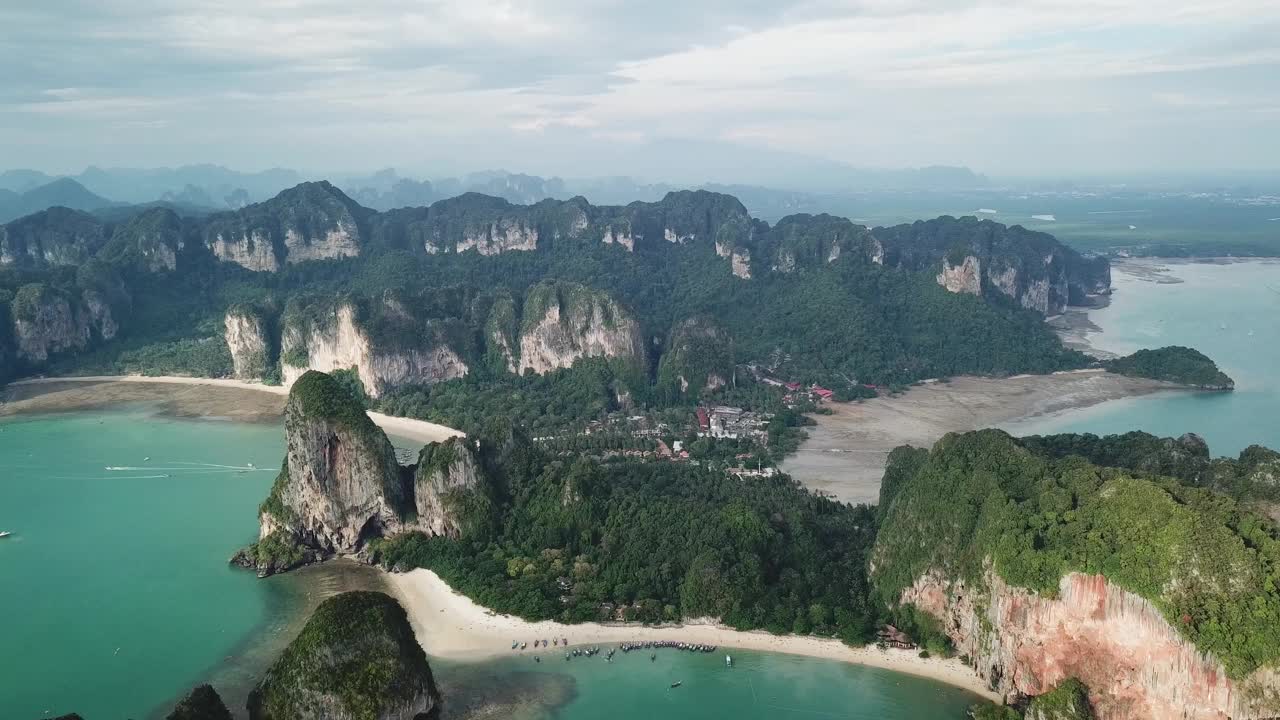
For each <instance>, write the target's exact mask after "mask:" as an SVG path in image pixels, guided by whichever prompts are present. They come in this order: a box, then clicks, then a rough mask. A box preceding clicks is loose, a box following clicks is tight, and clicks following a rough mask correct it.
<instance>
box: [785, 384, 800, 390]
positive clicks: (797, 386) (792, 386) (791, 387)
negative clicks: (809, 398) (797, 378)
mask: <svg viewBox="0 0 1280 720" xmlns="http://www.w3.org/2000/svg"><path fill="white" fill-rule="evenodd" d="M787 389H788V390H790V391H791V392H795V391H796V390H799V389H800V383H798V382H789V383H787Z"/></svg>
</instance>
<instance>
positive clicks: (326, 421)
mask: <svg viewBox="0 0 1280 720" xmlns="http://www.w3.org/2000/svg"><path fill="white" fill-rule="evenodd" d="M284 425H285V436H286V438H287V440H288V445H287V447H288V451H287V454H286V457H285V465H284V467H283V468H282V469H281V471H280V477H278V478H277V479H276V482H275V485H274V486H273V487H272V489H271V495H270V497H269V498H268V499H267V501H266V502H265V503H264V504H263V508H262V516H263V517H262V527H261V533H260V537H261V538H263V539H266V538H267V537H269V536H270V535H272V534H273V533H275V532H277V531H282V532H284V533H287V534H288V535H289V536H290V537H292V538H293V539H294V540H295V541H296V542H297V544H299V545H301V546H304V547H308V548H313V549H315V550H316V551H318V552H319V553H321V554H323V555H333V554H343V553H354V552H356V551H357V550H359V549H360V547H361V546H362V545H363V543H364V542H365V541H366V540H368V539H369V538H370V537H376V536H379V535H382V534H384V533H395V532H398V531H399V530H400V529H401V527H402V525H403V522H404V518H405V517H406V516H407V515H408V514H409V513H410V512H411V511H412V507H413V498H412V496H411V494H410V491H409V488H408V486H407V483H406V482H405V478H404V477H403V473H402V470H401V468H400V465H399V464H397V462H396V456H395V451H394V450H393V449H392V447H391V442H390V441H389V440H387V436H386V435H385V434H384V433H383V432H382V430H381V429H380V428H379V427H378V426H377V425H374V424H373V421H372V420H370V419H369V416H368V415H367V414H365V412H364V410H363V409H362V408H361V407H360V405H359V404H358V403H357V402H356V400H355V398H353V397H351V395H350V394H349V393H348V392H347V391H346V390H345V389H344V388H342V387H341V386H340V385H338V383H337V382H336V381H335V380H334V379H333V378H332V377H330V376H329V375H326V374H324V373H320V372H314V371H311V372H307V373H305V374H304V375H302V377H300V378H299V379H298V380H297V382H295V383H294V384H293V387H292V388H291V389H290V391H289V401H288V402H287V403H286V404H285V417H284Z"/></svg>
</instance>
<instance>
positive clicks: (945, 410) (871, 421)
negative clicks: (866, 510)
mask: <svg viewBox="0 0 1280 720" xmlns="http://www.w3.org/2000/svg"><path fill="white" fill-rule="evenodd" d="M1176 391H1178V388H1177V386H1175V385H1171V384H1169V383H1164V382H1158V381H1154V380H1143V379H1139V378H1130V377H1124V376H1122V375H1115V374H1113V373H1109V372H1104V371H1102V370H1078V371H1073V372H1063V373H1055V374H1053V375H1019V376H1015V377H1011V378H980V377H958V378H953V379H952V380H951V382H949V383H942V382H939V383H933V384H928V385H918V386H916V387H912V388H911V389H909V390H908V391H907V392H906V393H904V394H902V395H901V396H899V397H879V398H875V399H873V400H865V401H863V402H861V403H857V402H853V403H831V404H829V405H828V406H827V407H829V408H831V410H832V414H831V415H814V416H813V418H814V419H815V420H816V421H817V422H818V425H817V427H809V428H805V430H806V431H807V432H808V433H809V438H808V439H807V440H805V441H804V442H803V443H802V444H801V445H800V449H799V450H798V451H797V452H796V453H795V454H794V455H792V456H791V457H788V458H787V459H786V460H785V461H783V463H782V469H783V470H784V471H785V472H787V473H789V474H790V475H791V476H792V477H794V478H795V479H797V480H799V481H800V482H802V483H804V485H805V486H806V487H808V488H810V489H812V490H815V491H818V492H821V493H823V494H825V495H828V496H829V497H834V498H836V499H839V500H841V501H844V502H851V503H875V502H876V500H877V498H878V496H879V492H880V478H881V477H882V475H883V474H884V465H885V461H886V459H887V458H888V456H889V452H890V451H891V450H893V449H894V448H895V447H898V446H899V445H914V446H916V447H926V448H927V447H931V446H932V445H933V443H935V442H937V440H938V439H939V438H941V437H942V436H943V435H945V434H946V433H948V432H964V431H968V430H977V429H980V428H988V427H1000V426H1004V425H1008V424H1010V423H1014V422H1018V421H1023V420H1029V419H1032V418H1042V417H1047V416H1050V415H1055V414H1058V413H1063V412H1067V411H1069V410H1077V409H1080V408H1087V407H1092V406H1094V405H1098V404H1100V403H1104V402H1107V401H1109V400H1118V399H1121V398H1130V397H1137V396H1140V395H1148V394H1151V393H1155V392H1176Z"/></svg>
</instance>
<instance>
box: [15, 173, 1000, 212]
mask: <svg viewBox="0 0 1280 720" xmlns="http://www.w3.org/2000/svg"><path fill="white" fill-rule="evenodd" d="M829 165H830V166H831V167H827V168H826V170H832V168H840V169H842V170H841V172H840V173H837V174H834V175H833V174H832V173H831V172H825V171H824V173H822V174H821V176H822V177H823V178H825V179H823V180H822V182H821V183H818V184H817V185H812V187H810V185H811V184H805V183H800V185H797V184H796V183H797V182H798V181H796V180H794V179H793V180H788V179H787V178H788V177H789V176H788V175H787V174H786V173H783V174H781V175H780V176H779V179H778V183H779V184H780V185H784V186H788V185H790V186H796V187H806V188H809V189H808V190H805V191H803V192H801V191H796V190H778V189H770V188H765V187H758V186H751V185H749V184H747V183H749V182H750V178H754V177H755V174H747V175H743V176H742V179H743V181H744V184H742V185H717V184H714V183H702V184H697V183H680V182H663V183H648V182H643V181H640V180H636V179H633V178H631V177H627V176H605V177H595V178H577V179H563V178H559V177H541V176H538V175H526V174H523V173H512V172H508V171H506V170H487V171H483V172H476V173H470V174H467V175H463V176H461V177H444V178H435V179H427V178H414V177H406V176H404V175H401V174H400V173H398V172H397V171H396V170H394V169H391V168H387V169H384V170H380V171H378V172H376V173H373V174H369V175H357V174H345V175H343V174H338V175H336V176H334V184H335V185H337V186H338V187H340V188H342V189H343V190H344V191H345V192H346V193H347V194H348V195H350V196H351V197H352V198H353V199H355V200H356V201H357V202H359V203H361V204H362V205H364V206H366V207H370V208H373V209H375V210H391V209H395V208H401V207H420V206H423V205H429V204H431V203H433V202H435V201H437V200H443V199H446V198H450V197H456V196H458V195H461V194H463V193H467V192H478V193H483V194H485V195H492V196H494V197H501V198H503V199H505V200H507V201H509V202H513V203H518V204H532V203H535V202H538V201H540V200H547V199H555V200H567V199H569V198H571V197H573V196H575V195H581V196H584V197H586V198H588V199H589V200H591V201H592V202H596V203H610V204H624V203H627V202H632V201H635V200H644V201H650V202H652V201H657V200H659V199H661V198H662V197H663V196H665V195H666V194H667V193H668V192H672V191H675V190H682V189H688V188H691V187H692V188H694V189H711V190H727V189H734V190H739V189H741V188H751V189H752V190H753V191H754V192H753V193H752V194H754V195H757V196H764V197H766V198H767V199H766V200H765V202H764V204H765V205H785V204H786V203H787V200H786V199H787V198H790V197H793V196H797V195H800V196H803V195H806V194H807V193H809V192H810V191H811V190H813V189H816V188H818V187H819V186H821V187H822V188H829V191H831V192H836V191H847V192H857V191H864V190H895V189H900V190H922V189H935V190H956V189H975V188H982V187H986V186H988V185H989V181H988V180H987V179H986V178H985V177H983V176H981V175H978V174H976V173H974V172H973V171H971V170H969V169H968V168H954V167H928V168H919V169H909V170H859V169H854V168H850V167H846V166H843V165H839V164H838V163H830V164H829ZM824 167H826V166H825V165H824ZM722 170H723V168H722ZM721 174H725V173H724V172H722V173H721ZM793 174H795V173H793ZM728 175H730V176H733V177H737V174H734V173H728ZM305 179H307V178H305V177H304V176H303V174H302V173H299V172H297V171H295V170H289V169H284V168H275V169H271V170H264V171H261V172H255V173H244V172H238V171H235V170H230V169H228V168H225V167H221V166H218V165H190V166H183V167H178V168H154V169H146V168H100V167H89V168H87V169H85V170H84V171H83V172H81V173H78V174H76V175H69V176H63V177H57V176H53V175H49V174H46V173H43V172H40V171H38V170H29V169H15V170H7V171H4V172H0V211H3V212H4V216H3V219H0V221H4V220H10V219H13V218H14V217H18V216H19V215H15V214H14V213H20V214H26V213H30V212H37V211H39V210H43V209H45V208H46V207H49V205H44V206H40V207H37V205H38V201H34V200H33V201H31V202H27V201H19V200H18V199H17V197H15V196H18V197H20V196H23V195H25V194H26V193H30V192H33V191H35V190H38V189H40V188H42V187H46V186H50V185H52V184H53V183H55V182H61V181H72V182H74V183H75V184H76V185H77V186H78V187H79V188H80V189H81V190H83V191H86V192H87V193H89V194H92V195H96V196H99V198H100V200H95V201H90V200H89V199H88V198H77V197H75V196H74V195H72V193H73V192H78V191H75V190H74V189H69V188H70V186H67V185H66V184H65V182H63V183H62V184H61V185H59V186H58V187H56V188H54V189H52V190H50V191H49V192H48V193H47V195H49V196H51V197H53V198H54V200H55V204H57V202H56V200H57V199H58V198H59V197H60V196H62V195H64V194H65V195H67V196H68V198H69V201H68V202H62V203H61V204H64V205H66V206H67V207H71V208H74V209H80V210H93V209H96V208H98V207H105V206H108V205H112V204H144V203H155V202H164V203H171V204H172V205H174V206H182V207H189V208H203V209H207V210H227V209H231V210H238V209H240V208H242V207H244V206H246V205H249V204H251V203H254V202H261V201H263V200H266V199H269V198H271V197H274V196H275V195H276V194H278V193H279V192H281V191H282V190H285V189H287V188H290V187H293V186H295V185H297V184H298V183H300V182H302V181H303V180H305ZM77 200H81V202H79V204H70V203H71V202H73V201H77ZM94 202H97V203H98V204H97V205H94V204H93V203H94ZM810 204H812V203H810Z"/></svg>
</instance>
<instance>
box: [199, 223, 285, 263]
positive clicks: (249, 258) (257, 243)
mask: <svg viewBox="0 0 1280 720" xmlns="http://www.w3.org/2000/svg"><path fill="white" fill-rule="evenodd" d="M205 244H206V245H208V247H209V250H210V251H211V252H213V256H214V257H216V258H218V259H219V260H221V261H222V262H229V263H235V264H236V265H239V266H241V267H243V268H246V269H248V270H253V271H255V272H275V271H276V270H279V269H280V260H279V259H278V258H277V257H276V251H275V247H274V246H273V245H272V243H271V239H270V237H269V236H267V235H266V234H265V233H263V232H261V231H258V230H234V229H230V228H228V229H226V230H225V231H215V232H212V233H211V234H209V235H208V236H207V237H206V238H205Z"/></svg>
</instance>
